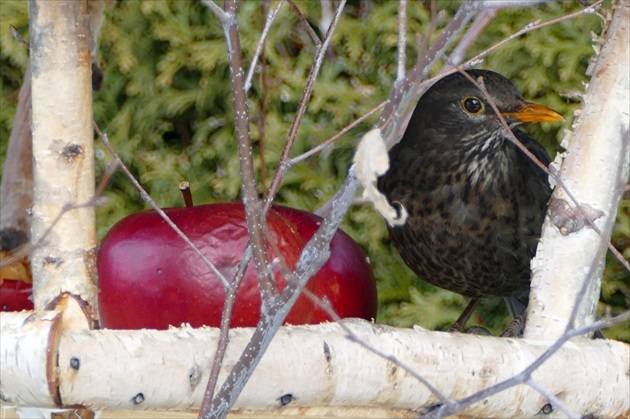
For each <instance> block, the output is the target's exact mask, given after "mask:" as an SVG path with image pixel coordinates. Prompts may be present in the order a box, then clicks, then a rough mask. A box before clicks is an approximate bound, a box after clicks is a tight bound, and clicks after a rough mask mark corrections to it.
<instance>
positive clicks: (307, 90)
mask: <svg viewBox="0 0 630 419" xmlns="http://www.w3.org/2000/svg"><path fill="white" fill-rule="evenodd" d="M289 1H290V0H289ZM345 4H346V0H341V1H340V2H339V5H338V6H337V10H336V12H335V16H334V18H333V21H332V23H331V24H330V27H329V28H328V32H326V36H325V37H324V41H323V42H322V44H321V45H319V47H318V49H317V54H316V55H315V62H314V63H313V66H312V67H311V71H310V73H309V75H308V79H307V82H306V86H305V87H304V92H303V93H302V99H300V103H299V104H298V109H297V111H296V113H295V118H294V119H293V123H292V124H291V128H290V129H289V135H288V137H287V141H286V143H285V145H284V149H283V150H282V154H281V156H280V161H279V162H278V168H277V169H276V172H275V173H274V176H273V179H272V181H271V185H270V186H269V192H268V193H267V196H266V198H265V206H264V209H263V211H264V213H265V214H266V213H267V211H269V208H270V207H271V203H272V202H273V199H274V197H275V195H276V194H277V193H278V190H279V189H280V183H281V182H282V177H283V176H284V173H285V172H286V170H287V165H286V164H287V161H288V160H289V157H290V155H291V149H292V148H293V143H294V142H295V139H296V137H297V131H298V129H299V128H300V124H301V122H302V119H303V118H304V113H305V112H306V106H307V105H308V101H309V99H310V97H311V93H312V92H313V85H314V84H315V79H316V78H317V74H318V73H319V70H320V68H321V66H322V63H323V61H324V55H325V54H326V50H327V49H328V46H329V45H330V41H331V39H332V34H333V32H334V31H335V28H336V27H337V24H338V23H339V19H341V12H342V11H343V7H344V6H345Z"/></svg>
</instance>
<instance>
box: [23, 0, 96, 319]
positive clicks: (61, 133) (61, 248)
mask: <svg viewBox="0 0 630 419" xmlns="http://www.w3.org/2000/svg"><path fill="white" fill-rule="evenodd" d="M29 22H30V41H31V45H30V48H31V71H32V83H31V84H32V106H33V110H32V131H33V182H34V197H33V199H34V205H33V225H32V240H33V243H38V240H40V239H41V238H42V237H43V236H44V235H45V233H46V232H47V230H48V229H49V228H50V226H51V225H52V224H53V222H54V220H55V219H56V218H57V217H58V216H59V214H60V213H62V211H63V209H64V207H65V206H67V205H80V204H85V203H87V202H89V201H90V200H91V199H92V198H93V196H94V147H93V138H94V137H93V132H94V131H93V127H92V87H91V86H92V84H91V74H92V70H91V58H90V50H89V42H90V37H89V31H88V15H87V2H86V1H85V0H83V1H46V0H30V2H29ZM95 246H96V231H95V220H94V207H93V205H88V206H85V207H82V208H75V209H71V210H70V211H68V212H66V213H65V214H64V216H63V217H62V218H61V219H60V221H59V222H58V223H57V224H56V226H55V227H54V229H53V230H52V231H51V232H50V234H49V235H48V236H47V237H46V238H45V240H43V241H42V242H40V243H38V245H37V246H36V247H35V248H34V250H33V252H32V255H31V263H32V269H33V296H34V302H35V308H36V309H39V310H41V309H44V308H46V307H47V306H48V305H49V304H51V302H53V300H54V299H55V298H57V297H58V296H59V295H60V294H61V293H63V292H67V293H70V294H73V295H76V296H78V298H77V300H79V301H80V300H83V301H86V302H87V303H88V306H89V307H91V308H92V309H94V311H95V308H96V285H95V284H94V283H93V282H92V281H91V280H90V278H92V275H90V268H89V267H90V266H91V264H90V263H89V255H90V253H89V252H90V250H91V249H93V248H94V247H95ZM53 305H54V302H53ZM82 308H84V307H82Z"/></svg>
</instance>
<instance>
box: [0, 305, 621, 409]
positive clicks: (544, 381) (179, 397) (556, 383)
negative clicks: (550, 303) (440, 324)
mask: <svg viewBox="0 0 630 419" xmlns="http://www.w3.org/2000/svg"><path fill="white" fill-rule="evenodd" d="M45 315H47V313H41V312H36V313H35V314H34V315H33V316H45ZM29 316H30V313H27V312H23V313H2V314H1V315H0V319H2V322H1V330H0V332H1V333H2V337H3V339H2V342H1V343H0V348H1V356H2V365H1V367H0V368H1V369H0V373H1V374H2V382H1V383H0V390H1V391H2V395H3V397H4V403H5V404H13V405H18V406H24V405H29V406H32V407H43V408H51V407H59V406H55V405H54V404H51V400H54V399H53V398H52V395H44V394H42V392H41V391H38V392H37V393H34V394H37V395H38V396H37V397H33V396H28V395H29V394H30V389H31V386H38V387H37V388H41V382H40V381H37V382H36V381H35V380H31V379H30V378H29V377H31V376H33V377H42V376H46V372H45V371H44V370H45V369H46V365H50V363H51V362H53V363H55V364H54V365H57V368H56V369H55V373H56V376H54V377H49V379H50V380H55V382H58V389H59V398H60V400H61V403H62V405H64V406H69V405H74V406H76V405H82V406H85V407H87V408H90V409H93V410H109V409H122V410H124V409H135V410H144V409H148V410H154V409H171V410H191V409H198V408H199V406H200V403H201V399H202V397H203V393H204V390H205V383H206V381H207V378H208V374H209V369H210V364H211V357H212V354H214V350H215V347H216V342H217V339H218V330H217V329H188V328H180V329H172V330H168V331H154V330H140V331H113V330H78V329H75V330H59V331H58V335H59V336H58V339H50V337H49V334H46V333H44V334H42V335H41V336H40V337H39V338H36V337H34V336H32V335H33V334H29V333H26V332H25V330H23V329H24V328H26V327H30V326H29V325H28V323H26V324H25V319H26V318H28V317H29ZM345 324H346V325H347V326H348V327H349V328H350V330H351V331H352V332H353V333H355V334H356V336H357V337H358V338H360V339H361V340H362V341H364V342H365V343H367V344H368V345H370V346H372V347H374V348H376V349H378V350H379V351H381V352H382V353H384V354H385V355H387V356H391V357H395V358H396V359H397V360H398V361H399V362H401V363H402V364H404V365H406V366H407V367H409V368H410V369H411V370H413V371H415V372H416V373H417V374H419V375H421V376H423V377H424V378H425V379H426V380H428V381H429V382H430V383H431V384H432V385H433V386H435V387H436V388H437V389H438V390H439V391H440V392H442V393H443V394H444V395H445V396H446V397H448V398H451V399H458V398H462V397H465V396H467V395H470V394H472V393H474V392H476V391H478V390H481V389H484V388H487V387H489V386H491V385H493V384H495V383H497V382H500V381H502V380H506V379H509V378H510V377H512V376H513V375H515V374H517V373H519V372H520V371H522V370H523V369H524V368H525V367H527V366H528V365H530V364H531V363H532V361H533V360H534V359H536V358H537V357H538V356H540V355H541V354H542V353H543V352H544V351H545V350H546V349H547V347H548V345H547V344H546V343H544V342H539V341H530V340H523V339H497V338H492V337H482V336H473V335H462V334H452V333H442V332H427V331H425V330H420V329H416V330H411V329H395V328H391V327H386V326H379V325H374V324H371V323H368V322H365V321H358V320H350V321H346V322H345ZM252 332H253V329H249V328H246V329H245V328H244V329H234V330H232V331H231V333H230V343H229V346H228V350H227V355H226V358H225V361H224V364H223V365H224V368H223V371H229V370H230V368H231V366H232V365H234V363H235V362H236V360H237V359H238V357H239V355H240V353H241V352H242V350H243V348H244V347H245V345H246V344H247V342H248V341H249V340H250V338H251V335H252ZM24 336H28V338H29V339H30V340H29V344H30V346H32V347H34V348H47V349H46V353H47V354H49V356H50V357H51V359H48V360H47V361H46V362H41V360H39V361H38V362H32V363H29V368H30V371H29V373H28V374H24V373H23V372H22V371H21V368H20V366H18V365H16V361H15V357H14V356H12V355H11V354H12V353H13V354H15V353H16V347H15V344H14V343H13V342H17V341H19V340H20V339H23V338H24ZM36 339H39V341H35V340H36ZM57 342H58V343H57ZM55 345H58V346H55ZM40 351H41V350H40ZM18 353H19V352H18ZM629 363H630V349H629V346H628V345H626V344H623V343H620V342H615V341H606V340H578V341H571V342H569V343H567V344H566V345H565V346H564V347H562V348H561V349H560V350H559V351H558V352H557V353H556V354H555V355H554V356H553V357H552V358H550V359H549V361H548V362H547V363H545V364H543V365H542V366H541V367H540V368H539V369H538V370H537V371H536V372H534V374H533V379H534V381H535V382H536V383H538V384H539V385H540V386H542V387H544V388H545V389H546V390H547V391H548V392H550V393H551V394H554V395H556V397H558V398H559V399H560V400H561V401H562V402H563V403H564V404H565V405H566V406H568V407H570V408H571V409H573V410H574V411H576V412H579V413H581V414H583V415H588V414H594V415H596V416H613V417H614V416H619V415H623V414H628V413H630V400H629V399H628V397H627V395H628V394H629V392H630V383H629V380H628V375H627V374H628V365H630V364H629ZM222 379H225V376H222V377H221V378H220V381H221V380H222ZM15 383H18V384H19V385H18V384H15ZM50 388H52V389H54V388H56V386H52V387H50ZM438 402H439V400H438V399H437V397H436V396H435V395H433V394H432V393H431V392H430V391H429V390H428V389H427V387H425V386H424V385H422V384H421V383H420V382H419V381H417V380H416V379H415V378H414V377H413V376H411V375H410V374H408V373H407V372H405V370H404V369H402V368H401V367H400V366H399V365H396V364H395V363H393V362H392V361H391V360H387V359H384V358H382V357H380V356H377V355H375V354H374V353H373V352H370V351H368V350H367V349H365V348H364V347H362V346H360V345H358V344H357V343H355V342H353V341H351V340H349V339H348V337H347V335H346V332H344V330H343V329H342V328H341V326H340V325H339V324H337V323H327V324H322V325H318V326H299V327H283V328H281V329H280V331H279V332H278V335H277V336H276V338H275V339H274V340H273V342H272V343H271V345H270V346H269V349H268V351H267V352H266V353H265V355H264V357H263V359H262V361H261V362H260V364H259V366H258V368H257V370H256V371H255V372H254V375H253V376H252V378H251V380H250V381H249V382H248V383H247V385H246V386H245V389H244V391H243V393H242V394H241V396H240V398H239V399H238V401H237V402H236V405H235V406H234V407H235V409H254V410H258V411H260V410H273V409H280V408H286V409H290V408H296V409H299V408H326V407H328V408H331V409H333V408H336V407H345V408H352V407H363V408H366V407H373V408H379V409H398V410H399V409H405V410H412V411H417V410H422V409H424V408H427V407H429V406H432V405H434V404H436V403H438ZM547 403H548V402H547V400H546V399H545V398H544V397H543V396H541V395H540V394H539V393H537V392H536V391H535V390H533V389H532V388H530V387H529V386H525V385H516V386H514V387H512V388H510V389H508V390H507V391H504V392H501V393H499V394H496V395H494V396H492V397H490V398H488V399H486V400H484V401H483V402H480V403H477V404H475V405H472V406H471V407H469V408H468V409H466V410H465V411H463V412H462V414H464V415H474V416H479V417H513V416H525V417H531V416H534V415H535V414H537V413H538V412H539V411H540V410H541V408H542V407H543V406H545V405H546V404H547Z"/></svg>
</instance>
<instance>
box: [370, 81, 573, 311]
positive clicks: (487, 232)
mask: <svg viewBox="0 0 630 419" xmlns="http://www.w3.org/2000/svg"><path fill="white" fill-rule="evenodd" d="M466 73H468V75H469V76H470V77H471V78H472V79H473V80H476V81H477V80H479V78H481V80H482V82H483V85H484V86H485V88H486V90H487V92H488V94H489V97H490V98H491V99H492V101H493V102H494V104H495V105H496V107H497V108H498V110H499V112H500V113H501V114H502V115H503V117H504V118H505V121H506V122H507V124H508V125H509V126H510V129H511V130H512V132H513V133H514V135H515V136H516V138H517V139H518V140H519V141H520V142H521V143H522V144H523V145H524V146H525V147H526V148H527V149H528V150H529V151H530V152H531V153H532V154H533V155H534V156H536V157H537V158H538V160H540V161H541V162H542V163H543V164H544V165H546V166H547V165H548V164H549V162H550V158H549V155H548V154H547V152H546V151H545V149H544V148H543V146H542V145H541V144H540V143H539V142H538V141H536V140H535V139H533V138H531V137H530V136H528V135H526V134H525V133H523V132H522V131H519V130H517V129H515V127H516V126H517V125H519V124H520V123H523V122H550V121H561V120H563V119H564V118H563V117H562V115H560V114H559V113H557V112H555V111H553V110H551V109H549V108H546V107H544V106H541V105H536V104H533V103H529V102H526V101H525V100H523V98H521V96H520V95H519V93H518V91H517V90H516V88H515V87H514V85H513V84H512V83H511V82H510V81H509V80H508V79H507V78H505V77H503V76H501V75H500V74H498V73H495V72H493V71H488V70H468V71H466ZM389 159H390V168H389V171H388V172H387V173H385V174H384V175H383V176H382V177H380V178H379V181H378V186H379V189H380V190H381V191H382V192H383V193H384V194H385V195H386V196H387V198H388V199H389V201H390V202H391V203H392V204H393V205H403V206H404V207H405V209H406V210H407V212H408V214H409V217H408V219H407V221H406V223H405V224H404V225H402V226H398V227H396V226H394V227H391V226H388V230H389V236H390V238H391V241H392V242H393V244H394V245H395V247H396V248H397V249H398V252H399V253H400V254H401V256H402V258H403V260H404V261H405V263H406V264H407V265H408V266H409V267H410V268H411V269H412V270H413V271H414V272H415V273H416V274H417V275H418V276H419V277H421V278H423V279H425V280H426V281H428V282H430V283H432V284H434V285H436V286H438V287H441V288H445V289H447V290H450V291H453V292H456V293H459V294H462V295H464V296H466V297H472V298H473V299H479V298H482V297H490V296H499V297H508V298H506V301H507V302H508V308H509V309H510V313H511V314H512V315H513V316H517V315H519V314H521V313H523V312H524V310H525V308H526V305H527V298H528V294H529V283H530V260H531V259H532V257H533V256H534V255H535V253H536V247H537V244H538V240H539V237H540V232H541V227H542V223H543V220H544V216H545V212H546V208H547V202H548V200H549V198H550V196H551V188H550V186H549V183H548V181H547V175H546V174H545V173H544V171H543V170H541V169H540V168H539V167H538V166H536V165H535V163H533V162H532V161H531V160H530V159H529V158H528V157H527V156H526V155H525V154H524V153H523V152H522V151H521V150H519V149H518V148H517V146H516V145H515V144H514V143H513V142H512V141H510V139H509V138H508V133H507V131H506V129H505V127H504V125H502V123H501V121H500V119H499V117H498V116H497V115H496V113H495V112H494V110H493V108H492V106H491V104H490V102H489V101H488V100H487V99H486V97H485V96H484V94H483V93H482V91H481V90H480V89H479V87H478V86H476V85H475V84H474V83H473V82H472V81H470V80H469V79H468V78H467V77H466V76H464V75H463V74H461V73H459V72H458V73H454V74H451V75H449V76H446V77H444V78H442V79H440V80H439V81H437V82H436V83H435V84H434V85H433V86H431V87H430V88H429V89H428V90H427V92H426V93H425V94H424V95H423V96H422V97H421V98H420V101H419V102H418V104H417V105H416V108H415V110H414V113H413V115H412V117H411V120H410V122H409V126H408V128H407V130H406V132H405V134H404V136H403V138H402V140H401V141H400V142H399V143H398V144H397V145H396V146H394V147H393V148H392V149H391V150H390V152H389Z"/></svg>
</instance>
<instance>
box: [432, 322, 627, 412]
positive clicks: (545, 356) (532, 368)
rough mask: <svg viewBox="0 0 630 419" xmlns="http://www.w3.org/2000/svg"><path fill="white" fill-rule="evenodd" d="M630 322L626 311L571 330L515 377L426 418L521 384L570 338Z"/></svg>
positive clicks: (455, 409)
mask: <svg viewBox="0 0 630 419" xmlns="http://www.w3.org/2000/svg"><path fill="white" fill-rule="evenodd" d="M628 320H630V311H627V312H625V313H623V314H620V315H619V316H616V317H612V318H606V319H603V320H599V321H597V322H594V323H592V324H590V325H587V326H584V327H580V328H578V329H574V330H571V331H569V332H567V333H565V334H564V335H563V336H561V337H560V338H559V339H558V340H556V341H555V342H554V343H553V344H552V345H551V346H550V347H549V348H548V349H547V350H546V351H545V352H543V353H542V354H541V355H540V356H539V357H538V358H536V359H535V360H534V361H533V362H532V363H531V364H530V365H529V366H528V367H527V368H525V369H524V370H523V371H522V372H521V373H519V374H517V375H515V376H514V377H512V378H509V379H507V380H504V381H501V382H500V383H497V384H495V385H493V386H491V387H488V388H486V389H483V390H481V391H478V392H477V393H474V394H472V395H470V396H468V397H465V398H463V399H459V400H456V401H455V402H454V403H452V404H450V405H448V406H447V405H444V406H440V407H439V408H438V409H437V410H435V411H434V412H432V413H431V414H429V415H427V416H426V417H427V418H442V417H445V416H450V415H453V414H455V413H456V412H458V411H460V410H462V409H464V408H466V407H468V406H470V405H472V404H474V403H477V402H479V401H481V400H483V399H486V398H488V397H490V396H492V395H494V394H497V393H499V392H501V391H504V390H507V389H508V388H511V387H514V386H516V385H519V384H523V383H525V382H526V380H528V379H530V378H531V375H532V373H533V372H534V371H536V370H537V369H538V368H539V367H540V366H541V365H542V364H544V363H545V362H546V361H547V360H548V359H549V358H551V357H552V356H553V355H554V354H555V353H556V352H558V350H559V349H560V348H561V347H562V346H563V345H564V344H565V343H567V342H568V341H569V340H570V339H571V338H573V337H575V336H580V335H584V334H587V333H591V332H593V331H595V330H600V329H603V328H605V327H609V326H612V325H615V324H618V323H623V322H627V321H628Z"/></svg>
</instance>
